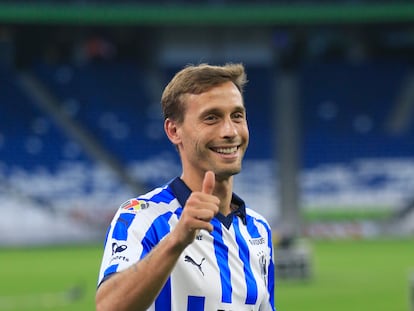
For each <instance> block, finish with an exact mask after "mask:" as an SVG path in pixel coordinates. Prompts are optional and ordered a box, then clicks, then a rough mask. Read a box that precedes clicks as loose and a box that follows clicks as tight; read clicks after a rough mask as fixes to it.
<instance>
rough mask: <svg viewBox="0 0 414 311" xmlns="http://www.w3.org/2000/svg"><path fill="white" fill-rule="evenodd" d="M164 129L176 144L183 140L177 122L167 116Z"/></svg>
mask: <svg viewBox="0 0 414 311" xmlns="http://www.w3.org/2000/svg"><path fill="white" fill-rule="evenodd" d="M164 130H165V133H166V134H167V136H168V139H169V140H170V141H171V142H172V143H173V144H174V145H178V144H179V143H180V142H181V138H180V135H179V131H178V127H177V122H175V121H173V120H171V119H169V118H167V119H165V121H164Z"/></svg>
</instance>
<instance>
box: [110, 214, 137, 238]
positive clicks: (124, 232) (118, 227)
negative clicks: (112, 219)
mask: <svg viewBox="0 0 414 311" xmlns="http://www.w3.org/2000/svg"><path fill="white" fill-rule="evenodd" d="M135 215H136V214H133V213H123V214H121V215H119V218H118V219H117V221H116V224H115V228H114V231H113V232H112V238H113V239H116V240H119V241H126V240H127V238H128V228H129V226H130V225H131V223H132V221H133V220H134V218H135Z"/></svg>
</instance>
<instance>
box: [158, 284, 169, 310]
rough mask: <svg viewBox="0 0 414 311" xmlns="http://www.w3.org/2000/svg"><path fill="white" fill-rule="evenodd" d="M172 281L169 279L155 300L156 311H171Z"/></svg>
mask: <svg viewBox="0 0 414 311" xmlns="http://www.w3.org/2000/svg"><path fill="white" fill-rule="evenodd" d="M171 305H172V303H171V279H170V278H169V279H168V280H167V282H166V283H165V285H164V287H163V288H162V290H161V292H160V293H159V295H158V296H157V298H156V299H155V311H171Z"/></svg>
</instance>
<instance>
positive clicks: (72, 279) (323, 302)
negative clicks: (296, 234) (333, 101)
mask: <svg viewBox="0 0 414 311" xmlns="http://www.w3.org/2000/svg"><path fill="white" fill-rule="evenodd" d="M309 244H310V247H311V249H312V251H313V277H312V279H311V280H309V281H306V282H299V281H284V280H278V281H277V290H276V301H277V307H278V311H302V310H306V311H332V310H335V311H345V310H346V311H349V310H387V311H408V310H409V307H410V303H409V278H410V274H411V273H414V239H411V240H368V241H310V242H309ZM101 252H102V249H101V246H96V245H92V246H90V245H88V246H65V247H50V248H32V249H9V248H7V249H1V250H0V278H1V282H0V310H2V311H8V310H19V311H24V310H30V311H45V310H60V311H65V310H77V311H89V310H94V309H95V307H94V295H95V286H96V280H97V273H98V269H99V264H100V260H101Z"/></svg>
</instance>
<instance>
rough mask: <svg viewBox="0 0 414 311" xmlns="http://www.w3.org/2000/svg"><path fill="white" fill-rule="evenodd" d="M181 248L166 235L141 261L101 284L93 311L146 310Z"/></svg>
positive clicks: (182, 248) (171, 268) (172, 236)
mask: <svg viewBox="0 0 414 311" xmlns="http://www.w3.org/2000/svg"><path fill="white" fill-rule="evenodd" d="M184 248H185V247H183V246H181V245H180V244H179V243H177V241H176V239H175V238H174V235H171V234H170V235H168V236H167V237H166V238H165V239H164V240H163V241H162V242H160V243H159V244H158V245H157V246H156V247H155V248H154V249H153V250H152V251H151V252H150V253H149V254H148V255H147V256H146V257H145V258H144V259H142V260H141V261H139V262H137V263H135V264H134V265H133V266H131V267H130V268H128V269H127V270H124V271H121V272H118V273H116V274H115V275H113V276H112V277H110V278H109V279H108V280H106V281H104V282H103V283H102V284H101V286H100V287H99V288H98V291H97V293H96V310H97V311H106V310H118V311H122V310H125V311H127V310H134V311H137V310H146V309H148V308H149V306H150V305H151V304H152V302H153V301H154V299H155V298H156V296H157V295H158V293H159V292H160V290H161V289H162V287H163V286H164V284H165V282H166V281H167V279H168V277H169V276H170V274H171V271H172V270H173V268H174V266H175V264H176V262H177V260H178V258H179V256H180V254H181V252H182V251H183V250H184Z"/></svg>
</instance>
